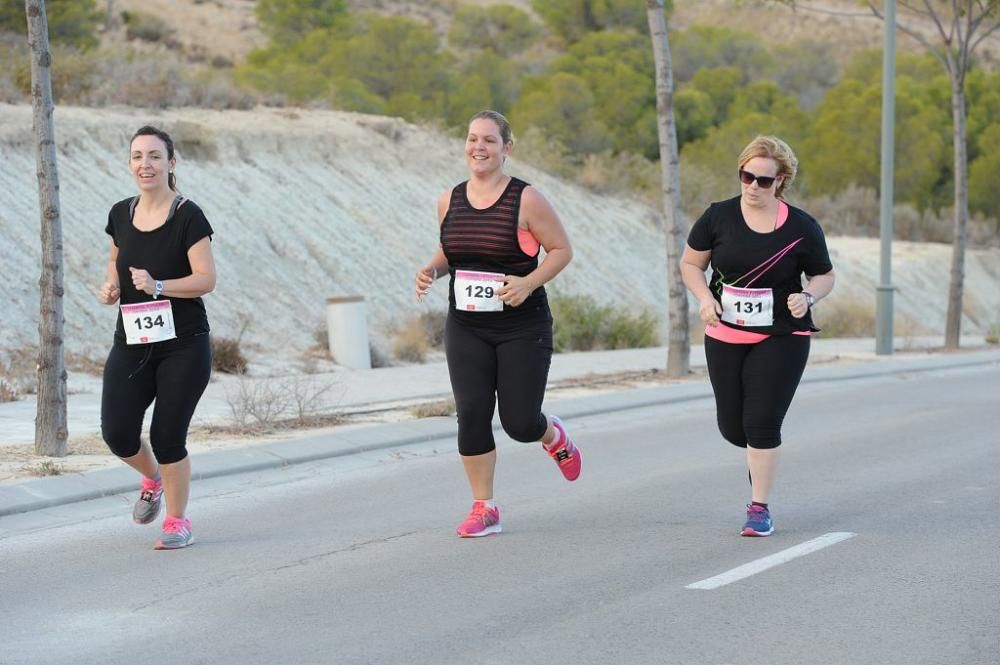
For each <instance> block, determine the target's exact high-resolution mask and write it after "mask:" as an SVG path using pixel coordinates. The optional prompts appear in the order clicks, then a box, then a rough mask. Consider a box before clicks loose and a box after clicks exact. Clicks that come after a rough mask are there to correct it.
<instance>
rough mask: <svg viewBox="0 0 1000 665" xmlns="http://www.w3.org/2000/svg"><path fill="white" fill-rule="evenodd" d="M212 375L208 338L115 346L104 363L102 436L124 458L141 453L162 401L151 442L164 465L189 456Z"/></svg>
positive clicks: (198, 337) (152, 431) (109, 446)
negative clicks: (147, 420)
mask: <svg viewBox="0 0 1000 665" xmlns="http://www.w3.org/2000/svg"><path fill="white" fill-rule="evenodd" d="M211 372H212V346H211V343H210V342H209V336H208V334H202V335H196V336H194V337H185V338H182V339H172V340H168V341H166V342H157V343H156V344H152V345H147V346H125V345H119V343H117V342H116V343H115V345H114V346H113V347H112V348H111V353H110V354H108V361H107V363H105V365H104V390H103V393H102V395H101V434H102V436H103V437H104V441H105V443H107V444H108V448H110V449H111V452H113V453H114V454H115V455H117V456H118V457H132V456H133V455H135V454H137V453H138V452H139V446H140V443H139V436H140V434H141V433H142V421H143V418H144V417H145V415H146V409H148V408H149V405H150V404H151V403H152V402H153V400H154V399H155V400H156V406H154V407H153V421H152V423H151V424H150V428H149V442H150V445H151V446H152V448H153V455H154V456H155V457H156V461H157V462H159V463H160V464H173V463H175V462H180V461H181V460H183V459H184V458H185V457H187V447H186V446H187V431H188V426H189V425H190V424H191V417H192V416H193V415H194V409H195V407H196V406H198V400H200V399H201V395H202V393H204V392H205V387H206V386H207V385H208V378H209V375H210V374H211Z"/></svg>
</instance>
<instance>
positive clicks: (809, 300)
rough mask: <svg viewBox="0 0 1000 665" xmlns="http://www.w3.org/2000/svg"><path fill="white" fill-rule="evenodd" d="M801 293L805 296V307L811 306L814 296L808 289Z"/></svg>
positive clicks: (813, 302) (814, 302)
mask: <svg viewBox="0 0 1000 665" xmlns="http://www.w3.org/2000/svg"><path fill="white" fill-rule="evenodd" d="M802 295H804V296H805V297H806V307H809V308H810V309H811V308H812V306H813V305H815V304H816V296H814V295H813V294H811V293H809V292H808V291H803V292H802Z"/></svg>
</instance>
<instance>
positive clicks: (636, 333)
mask: <svg viewBox="0 0 1000 665" xmlns="http://www.w3.org/2000/svg"><path fill="white" fill-rule="evenodd" d="M659 328H660V322H659V320H658V319H657V318H656V317H655V316H654V315H653V313H652V312H650V311H649V310H642V311H641V312H639V313H638V314H629V313H627V312H618V313H617V314H614V315H613V316H612V317H611V319H610V320H609V321H608V324H607V333H606V337H607V347H608V348H609V349H644V348H647V347H650V346H657V345H658V344H659V343H660V340H659Z"/></svg>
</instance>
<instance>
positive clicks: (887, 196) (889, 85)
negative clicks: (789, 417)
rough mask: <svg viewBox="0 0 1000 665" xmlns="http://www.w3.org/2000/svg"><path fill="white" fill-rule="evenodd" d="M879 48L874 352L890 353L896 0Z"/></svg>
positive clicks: (888, 3) (890, 1) (889, 4)
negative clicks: (879, 181) (879, 144)
mask: <svg viewBox="0 0 1000 665" xmlns="http://www.w3.org/2000/svg"><path fill="white" fill-rule="evenodd" d="M883 24H884V29H885V34H884V39H883V45H882V188H881V206H880V213H879V216H880V219H879V234H880V237H881V260H880V270H879V284H878V287H876V291H877V298H876V310H875V311H876V316H875V353H876V354H878V355H891V354H892V296H893V291H895V287H893V285H892V221H893V220H892V213H893V205H892V204H893V151H894V149H895V140H894V139H895V128H896V119H895V113H896V99H895V92H896V91H895V86H896V0H885V21H884V22H883Z"/></svg>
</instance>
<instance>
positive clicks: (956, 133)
mask: <svg viewBox="0 0 1000 665" xmlns="http://www.w3.org/2000/svg"><path fill="white" fill-rule="evenodd" d="M964 78H965V77H964V76H963V77H957V76H955V77H952V81H951V117H952V122H953V123H954V129H953V132H952V137H953V138H952V141H953V143H954V151H955V223H954V228H953V238H952V244H951V275H950V279H949V281H948V314H947V316H946V318H945V324H944V348H945V349H949V350H953V351H954V350H957V349H958V346H959V337H960V336H961V330H962V294H963V291H964V284H965V246H966V241H967V237H968V222H969V177H968V176H969V164H968V158H967V155H966V148H965V86H964V84H963V83H964Z"/></svg>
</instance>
